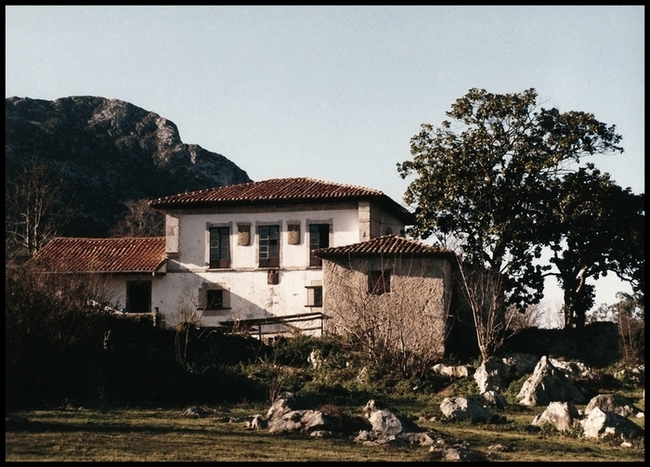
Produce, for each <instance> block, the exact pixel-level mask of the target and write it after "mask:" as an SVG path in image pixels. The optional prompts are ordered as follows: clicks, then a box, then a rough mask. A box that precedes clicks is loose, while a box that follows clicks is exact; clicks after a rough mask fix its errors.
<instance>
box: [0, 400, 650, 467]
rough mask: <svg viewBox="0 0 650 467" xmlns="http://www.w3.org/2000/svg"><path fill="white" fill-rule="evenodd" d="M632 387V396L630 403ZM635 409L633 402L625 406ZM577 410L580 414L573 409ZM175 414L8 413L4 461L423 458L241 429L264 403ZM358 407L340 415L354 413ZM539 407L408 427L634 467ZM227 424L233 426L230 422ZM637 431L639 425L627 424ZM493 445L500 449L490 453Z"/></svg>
mask: <svg viewBox="0 0 650 467" xmlns="http://www.w3.org/2000/svg"><path fill="white" fill-rule="evenodd" d="M640 395H641V389H638V396H640ZM634 403H635V405H637V407H639V408H641V409H642V410H643V409H644V408H643V405H642V400H641V398H640V397H638V398H635V399H634ZM416 406H417V404H411V405H409V406H408V408H404V409H402V408H400V411H401V412H402V413H403V414H406V415H408V416H410V417H411V418H413V419H415V420H417V418H418V416H419V415H421V414H422V413H425V412H426V411H427V408H426V407H421V410H417V409H415V408H414V407H416ZM579 408H583V407H582V406H581V407H579ZM183 409H184V408H177V409H170V408H160V409H146V410H144V409H120V410H90V409H83V408H67V409H60V410H37V411H36V410H34V411H16V412H11V413H8V414H7V415H6V417H5V453H6V454H5V460H6V461H9V462H11V461H48V462H51V461H254V462H260V461H262V462H267V461H278V462H279V461H358V462H364V461H431V460H436V458H435V457H434V455H433V454H432V453H430V452H429V448H428V447H420V446H417V447H409V448H398V447H391V446H379V447H376V446H375V447H372V446H363V445H360V444H357V443H355V442H353V441H352V440H351V439H348V438H329V439H314V438H309V437H306V436H298V435H290V436H287V435H275V434H270V433H269V432H268V431H252V430H249V429H247V428H246V426H245V419H246V418H247V417H250V416H252V415H254V414H257V413H259V414H265V413H266V411H267V409H268V406H266V407H264V406H255V405H243V404H240V405H235V406H232V407H219V408H211V409H212V410H214V414H212V415H210V416H208V417H204V418H187V417H184V416H183V415H182V411H183ZM360 410H361V407H358V408H354V407H353V408H346V409H345V411H346V412H348V413H354V414H359V413H360ZM541 411H543V408H542V407H536V408H528V407H512V408H511V409H510V410H509V411H505V412H503V413H502V414H501V415H502V417H503V418H504V419H505V421H504V422H503V423H498V424H472V423H467V422H451V421H434V422H431V421H427V422H419V421H418V422H417V423H418V424H419V425H420V426H422V427H423V428H426V429H428V430H435V431H438V432H440V433H442V434H443V435H446V436H449V437H452V438H456V439H459V440H464V441H467V442H468V443H469V445H470V448H471V449H472V450H473V451H476V452H478V453H480V454H481V455H483V456H485V458H487V459H489V460H492V461H497V462H499V461H503V462H509V461H538V462H549V461H580V462H591V461H602V462H642V461H644V460H645V446H644V438H640V439H636V440H633V441H632V442H631V443H629V445H627V446H622V445H621V441H620V440H616V441H608V440H599V439H590V438H584V437H582V436H580V435H579V434H572V433H560V432H557V431H554V430H542V429H540V428H538V427H533V426H532V425H531V423H530V422H531V421H532V418H533V417H534V415H536V414H537V413H540V412H541ZM232 420H234V421H232ZM633 420H634V421H635V423H637V424H639V425H640V426H642V427H644V426H645V425H644V420H643V419H633ZM497 443H499V444H501V445H504V446H507V447H508V448H509V450H508V451H498V452H491V448H490V446H491V445H494V444H497Z"/></svg>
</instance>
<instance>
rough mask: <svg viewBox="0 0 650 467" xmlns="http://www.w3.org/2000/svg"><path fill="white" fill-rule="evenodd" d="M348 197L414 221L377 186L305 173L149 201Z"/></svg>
mask: <svg viewBox="0 0 650 467" xmlns="http://www.w3.org/2000/svg"><path fill="white" fill-rule="evenodd" d="M351 200H371V201H376V202H378V203H380V204H383V205H384V206H387V207H388V208H389V209H392V210H393V211H394V212H395V213H396V214H397V215H398V216H400V217H401V218H402V219H403V220H404V221H405V223H406V224H408V225H412V224H413V223H414V221H415V218H414V217H413V214H411V213H410V212H409V211H408V210H407V209H406V208H404V207H403V206H402V205H400V204H398V203H397V202H395V201H394V200H393V199H392V198H390V197H389V196H387V195H386V194H384V193H383V192H381V191H379V190H375V189H372V188H365V187H362V186H357V185H345V184H341V183H332V182H325V181H322V180H315V179H313V178H308V177H298V178H273V179H270V180H265V181H261V182H249V183H240V184H237V185H227V186H222V187H217V188H210V189H207V190H200V191H194V192H190V193H181V194H178V195H173V196H166V197H164V198H158V199H154V200H151V201H150V202H149V205H150V206H151V207H152V208H156V209H173V208H183V207H213V206H233V205H269V204H276V205H277V204H295V203H315V202H318V203H322V202H339V201H351Z"/></svg>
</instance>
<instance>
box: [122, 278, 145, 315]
mask: <svg viewBox="0 0 650 467" xmlns="http://www.w3.org/2000/svg"><path fill="white" fill-rule="evenodd" d="M126 312H127V313H150V312H151V281H138V282H127V283H126Z"/></svg>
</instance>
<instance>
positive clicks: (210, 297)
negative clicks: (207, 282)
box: [205, 289, 223, 310]
mask: <svg viewBox="0 0 650 467" xmlns="http://www.w3.org/2000/svg"><path fill="white" fill-rule="evenodd" d="M206 298H207V303H206V305H205V309H206V310H221V309H222V308H223V290H222V289H208V290H207V297H206Z"/></svg>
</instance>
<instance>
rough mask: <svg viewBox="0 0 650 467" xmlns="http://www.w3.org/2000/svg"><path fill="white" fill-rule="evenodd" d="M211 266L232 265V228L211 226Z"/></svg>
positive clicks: (226, 266) (223, 266)
mask: <svg viewBox="0 0 650 467" xmlns="http://www.w3.org/2000/svg"><path fill="white" fill-rule="evenodd" d="M209 267H210V268H229V267H230V228H229V227H210V263H209Z"/></svg>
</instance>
